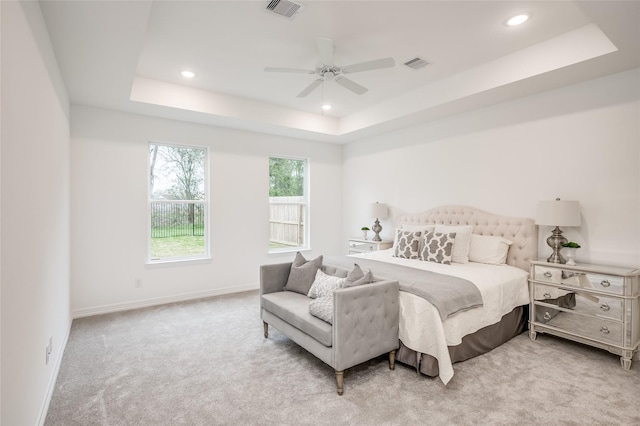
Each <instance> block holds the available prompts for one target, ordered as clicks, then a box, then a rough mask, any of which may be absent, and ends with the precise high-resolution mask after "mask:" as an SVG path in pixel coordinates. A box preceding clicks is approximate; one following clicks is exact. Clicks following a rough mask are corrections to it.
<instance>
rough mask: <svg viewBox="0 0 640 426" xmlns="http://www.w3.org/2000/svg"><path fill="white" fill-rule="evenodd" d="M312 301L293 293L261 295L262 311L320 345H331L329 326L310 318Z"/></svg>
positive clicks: (281, 292) (282, 292)
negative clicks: (306, 335) (277, 318)
mask: <svg viewBox="0 0 640 426" xmlns="http://www.w3.org/2000/svg"><path fill="white" fill-rule="evenodd" d="M312 300H313V299H310V298H308V297H307V296H305V295H303V294H300V293H296V292H293V291H279V292H276V293H269V294H263V295H262V307H263V309H265V310H267V311H269V312H271V313H272V314H273V315H275V316H277V317H279V318H280V319H282V320H283V321H285V322H287V323H289V324H291V325H292V326H294V327H296V328H297V329H299V330H300V331H302V332H304V333H306V334H308V335H309V336H311V337H313V338H314V339H316V340H317V341H318V342H320V343H322V344H323V345H324V346H328V347H330V346H331V345H332V342H333V340H332V333H331V324H328V323H326V322H324V321H322V320H321V319H318V318H316V317H314V316H312V315H311V314H310V313H309V304H310V303H311V301H312Z"/></svg>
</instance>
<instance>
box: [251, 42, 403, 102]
mask: <svg viewBox="0 0 640 426" xmlns="http://www.w3.org/2000/svg"><path fill="white" fill-rule="evenodd" d="M316 46H317V48H318V56H319V58H320V63H321V65H320V66H318V67H316V69H315V70H305V69H299V68H278V67H266V68H265V69H264V70H265V71H266V72H285V73H299V74H316V75H317V76H319V77H320V78H318V79H316V80H314V81H312V82H311V84H309V85H308V86H307V87H306V88H305V89H304V90H302V92H300V93H298V96H297V97H298V98H304V97H306V96H308V95H309V94H310V93H311V92H313V91H314V90H315V89H316V88H318V87H319V86H320V85H322V84H323V83H324V82H325V81H335V82H336V83H337V84H339V85H340V86H342V87H344V88H345V89H347V90H350V91H351V92H353V93H355V94H356V95H362V94H364V93H366V92H367V90H368V89H367V88H366V87H364V86H361V85H360V84H358V83H356V82H355V81H353V80H351V79H348V78H346V77H344V76H343V75H342V74H353V73H357V72H364V71H373V70H378V69H382V68H391V67H393V66H395V61H394V59H393V58H382V59H375V60H373V61H366V62H360V63H357V64H352V65H347V66H344V67H338V66H336V65H334V63H333V41H332V40H331V39H328V38H321V37H320V38H317V39H316Z"/></svg>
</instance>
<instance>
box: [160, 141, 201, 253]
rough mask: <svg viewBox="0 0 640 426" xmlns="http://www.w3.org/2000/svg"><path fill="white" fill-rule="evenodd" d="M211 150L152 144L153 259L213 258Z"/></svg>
mask: <svg viewBox="0 0 640 426" xmlns="http://www.w3.org/2000/svg"><path fill="white" fill-rule="evenodd" d="M206 164H207V149H206V148H195V147H186V146H179V145H162V144H157V143H150V144H149V224H150V226H149V261H151V262H158V261H160V262H161V261H170V260H182V259H198V258H206V257H209V249H208V248H209V244H208V235H207V234H208V227H207V218H208V205H207V200H208V194H207V185H206V182H207V167H206Z"/></svg>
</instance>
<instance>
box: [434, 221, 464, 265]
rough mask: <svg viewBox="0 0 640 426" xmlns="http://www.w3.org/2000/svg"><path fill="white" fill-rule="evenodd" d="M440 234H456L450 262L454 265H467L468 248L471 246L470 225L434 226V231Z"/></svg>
mask: <svg viewBox="0 0 640 426" xmlns="http://www.w3.org/2000/svg"><path fill="white" fill-rule="evenodd" d="M435 232H438V233H442V234H448V233H451V232H455V233H456V242H455V243H454V244H453V252H452V255H451V261H452V262H455V263H469V246H470V244H471V233H472V232H473V226H471V225H456V226H453V225H442V224H437V225H436V231H435Z"/></svg>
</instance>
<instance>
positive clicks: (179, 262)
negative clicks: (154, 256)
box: [147, 257, 212, 268]
mask: <svg viewBox="0 0 640 426" xmlns="http://www.w3.org/2000/svg"><path fill="white" fill-rule="evenodd" d="M211 260H212V259H211V257H198V258H183V259H159V260H147V266H148V267H152V268H153V267H162V266H188V265H197V264H202V263H211Z"/></svg>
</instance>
